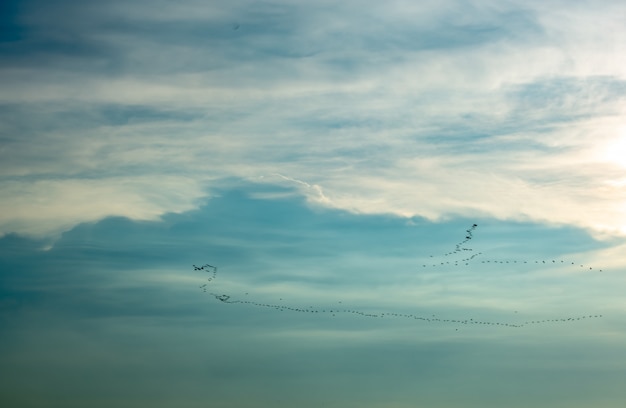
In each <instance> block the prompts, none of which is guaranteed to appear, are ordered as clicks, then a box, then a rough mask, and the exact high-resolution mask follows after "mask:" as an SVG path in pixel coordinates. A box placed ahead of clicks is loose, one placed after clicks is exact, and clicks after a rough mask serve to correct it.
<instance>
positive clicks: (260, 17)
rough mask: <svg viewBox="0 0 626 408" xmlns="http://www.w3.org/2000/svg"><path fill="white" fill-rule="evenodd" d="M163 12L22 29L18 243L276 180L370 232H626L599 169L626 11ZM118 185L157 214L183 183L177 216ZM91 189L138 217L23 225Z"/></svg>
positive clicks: (613, 176)
mask: <svg viewBox="0 0 626 408" xmlns="http://www.w3.org/2000/svg"><path fill="white" fill-rule="evenodd" d="M161 6H162V8H161V9H155V8H153V7H150V8H149V9H148V8H146V4H145V3H142V2H137V3H133V4H132V5H128V4H127V3H124V2H114V3H110V4H107V5H84V4H82V3H77V2H69V1H68V2H62V3H60V4H59V5H56V6H55V7H54V8H52V7H51V6H49V5H46V4H44V3H42V2H37V1H33V2H24V3H22V5H21V7H19V9H18V12H16V13H13V14H12V16H13V17H10V18H11V21H10V23H11V24H13V26H14V27H18V28H15V32H18V31H19V33H20V34H19V36H18V37H16V38H14V40H12V41H5V43H3V45H2V46H3V47H4V49H5V50H6V51H7V53H5V56H4V57H3V58H2V60H1V61H0V69H1V70H2V78H3V79H2V80H1V81H2V82H1V83H0V84H1V86H2V89H3V92H2V96H1V97H0V99H1V102H2V104H3V112H4V113H3V127H2V129H1V134H2V136H1V137H2V140H3V146H2V149H0V156H1V158H2V160H1V161H0V162H1V163H2V165H1V166H2V167H1V168H2V174H3V178H2V180H0V182H1V183H3V185H4V186H5V188H3V190H4V191H9V190H10V191H12V192H13V193H12V194H19V195H20V196H21V197H19V198H17V197H11V196H9V195H8V194H5V195H4V196H3V197H2V201H3V202H4V203H5V204H4V205H3V208H4V209H5V210H6V211H8V212H5V214H6V215H5V221H4V226H3V227H2V228H3V231H4V232H5V233H7V232H12V231H14V232H20V233H29V234H33V233H37V234H40V235H41V234H50V233H54V231H59V230H62V229H66V228H68V227H70V226H71V223H75V222H81V221H89V220H91V221H93V220H96V219H99V218H101V217H103V216H106V215H124V216H129V217H139V218H141V217H143V218H146V217H154V216H155V215H156V214H157V213H160V214H164V213H166V212H168V211H177V209H179V208H188V207H187V206H189V205H193V204H192V203H194V202H197V201H195V200H196V199H197V198H198V197H199V196H200V195H201V194H202V193H201V192H200V186H201V187H202V188H208V189H209V190H208V191H210V189H211V186H216V185H219V184H221V183H224V182H225V181H224V180H233V179H248V180H257V178H258V177H260V176H269V175H271V174H275V173H278V174H281V175H283V176H284V177H287V178H290V179H294V180H300V181H302V182H305V183H308V184H310V185H312V186H313V185H314V186H317V187H316V188H319V189H320V191H322V190H323V192H324V199H323V203H322V202H320V201H319V200H318V199H319V192H316V191H313V190H314V189H313V190H311V189H305V190H302V193H303V194H305V195H307V196H308V197H310V198H311V200H318V204H323V205H326V206H330V207H335V208H342V209H348V210H350V211H355V212H359V213H390V214H400V215H403V216H407V217H410V216H414V215H416V216H425V217H428V218H430V219H433V220H437V219H445V218H446V217H451V216H454V215H459V214H461V215H465V216H476V215H492V216H494V217H498V218H501V219H511V220H521V219H532V220H540V221H542V222H548V223H552V224H570V225H578V226H581V227H584V228H588V229H590V230H593V231H595V232H596V233H597V234H598V235H599V236H600V235H601V234H611V235H614V234H622V233H623V231H624V225H626V218H625V217H626V214H624V211H623V208H624V205H623V204H624V195H623V191H622V190H623V189H621V188H620V187H619V186H618V185H619V181H620V180H622V179H623V176H621V175H620V172H619V170H621V168H620V167H619V166H618V165H616V164H615V163H614V162H611V161H610V160H605V159H603V158H602V156H601V155H599V154H597V152H598V151H601V150H602V146H609V145H613V144H612V143H614V140H615V138H616V137H619V132H620V129H621V128H622V127H623V123H622V122H623V121H622V119H621V118H622V116H623V115H622V112H623V108H624V100H623V98H622V95H623V92H621V91H620V90H622V89H623V88H624V74H623V69H622V68H621V67H622V66H623V64H620V63H618V62H616V61H617V60H615V61H614V60H611V58H612V56H614V55H615V54H614V52H612V51H611V50H612V49H621V48H620V46H621V44H622V42H623V39H624V38H626V35H625V34H624V30H622V29H621V24H618V23H617V19H616V17H615V16H617V15H619V10H621V8H620V6H619V5H613V6H612V7H611V8H607V9H606V10H605V9H598V8H597V7H593V10H592V5H591V4H589V3H580V4H579V5H577V6H576V7H566V8H562V9H558V8H557V7H556V6H555V5H553V4H544V3H540V2H537V3H533V2H531V3H525V4H524V5H521V4H518V3H515V2H508V3H501V2H497V3H496V2H493V3H490V2H487V3H481V4H480V5H478V4H474V5H468V4H465V3H459V2H444V3H440V4H437V5H428V6H426V5H423V4H420V5H419V7H417V6H415V5H414V4H412V3H411V2H402V1H398V2H393V4H390V5H388V6H386V7H384V8H381V7H380V6H378V5H375V4H369V7H364V6H363V5H362V4H360V3H354V2H345V3H342V4H335V3H333V4H331V3H327V4H326V3H324V4H317V3H316V4H310V5H296V4H293V3H289V2H274V3H272V4H267V3H255V2H236V3H232V4H231V5H229V6H224V5H218V4H217V3H206V2H194V1H190V2H185V3H183V4H181V5H172V4H170V3H167V2H164V3H162V4H161ZM234 22H236V23H237V24H239V26H240V28H239V29H237V30H233V29H232V27H233V26H232V24H233V23H234ZM598 22H602V23H598ZM606 25H609V26H612V27H613V28H614V29H613V30H612V32H611V35H610V38H609V37H607V31H606V30H603V29H601V27H604V26H606ZM16 35H17V34H16ZM600 62H601V63H600ZM600 65H601V67H600ZM120 177H129V178H132V179H135V178H137V179H141V180H156V179H165V180H172V181H171V182H168V183H166V184H165V185H163V188H162V190H163V193H159V194H161V195H162V196H168V194H169V193H167V192H166V190H168V189H169V187H168V186H170V185H172V183H174V184H176V185H177V187H175V188H174V190H175V192H174V193H172V194H171V195H169V196H168V197H174V196H175V197H176V198H167V199H163V200H161V203H162V204H159V205H152V204H149V202H150V201H151V195H152V194H153V192H152V190H151V189H150V188H147V189H144V188H143V187H139V188H138V190H137V191H136V192H135V193H134V194H136V196H137V197H136V199H131V198H129V192H128V189H127V188H126V187H124V186H123V185H122V184H121V183H119V181H120V180H121V179H120ZM85 178H87V179H89V180H95V181H94V182H93V183H91V182H90V183H83V181H81V180H84V179H85ZM174 180H180V182H178V181H174ZM217 180H222V181H219V182H218V181H217ZM66 182H67V183H68V184H67V186H65V187H61V185H62V184H63V183H66ZM272 182H273V181H272ZM285 182H286V183H287V184H289V181H288V180H285ZM118 183H119V184H120V185H119V186H118ZM137 183H138V185H140V184H141V185H142V183H144V182H143V181H141V182H137ZM147 183H148V184H154V183H153V182H152V181H147ZM77 185H82V186H84V187H85V188H86V186H88V185H93V188H94V191H93V192H92V193H88V192H87V191H86V190H83V193H81V194H85V195H89V194H93V195H95V196H98V197H101V196H100V193H99V192H103V191H105V190H106V192H107V194H109V195H110V197H119V198H116V199H113V198H112V199H110V200H109V202H116V201H119V202H122V203H125V204H123V205H120V206H114V205H108V206H107V208H105V207H102V206H101V205H98V206H96V208H93V209H86V208H85V206H83V205H81V210H78V209H77V207H78V206H72V207H68V208H73V209H72V210H71V212H72V213H73V214H75V216H73V218H71V219H70V218H68V217H65V216H59V211H57V210H51V211H50V212H49V215H48V216H47V217H46V216H45V212H44V211H41V206H37V205H25V204H24V202H25V201H26V200H25V197H26V193H27V192H32V191H35V190H37V192H36V193H34V194H35V195H36V197H39V198H40V199H42V200H49V201H46V203H49V205H50V208H51V209H54V208H60V207H63V206H66V205H67V203H65V202H64V201H63V200H62V199H61V196H62V194H51V193H49V191H51V190H54V191H66V190H67V191H69V190H72V191H77V190H76V189H77V187H76V186H77ZM105 185H106V186H108V187H107V189H103V188H101V187H100V186H105ZM50 186H54V187H50ZM46 191H48V192H46ZM205 191H206V190H205ZM476 192H480V193H481V194H476ZM144 194H145V195H144ZM204 194H210V192H207V193H204ZM97 201H98V202H100V203H102V202H103V200H97ZM131 202H132V203H131ZM139 202H140V203H142V204H138V203H139ZM166 203H167V204H166ZM16 205H18V206H19V207H21V209H20V210H19V211H18V210H16V209H15V208H16V207H15V206H16ZM46 205H48V204H46ZM10 220H13V221H10ZM18 220H19V221H18ZM34 224H37V225H38V226H35V225H34ZM43 226H45V227H43Z"/></svg>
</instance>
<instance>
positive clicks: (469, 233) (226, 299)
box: [192, 224, 602, 328]
mask: <svg viewBox="0 0 626 408" xmlns="http://www.w3.org/2000/svg"><path fill="white" fill-rule="evenodd" d="M477 227H478V225H477V224H472V226H471V227H470V228H469V229H467V230H466V231H465V232H466V235H465V239H463V240H462V241H460V242H458V243H457V244H455V249H454V251H451V252H448V253H445V254H444V256H449V255H454V254H457V253H461V252H462V251H473V249H471V248H465V247H464V245H465V244H466V243H468V242H469V241H470V240H471V239H472V238H473V232H474V231H475V230H476V228H477ZM481 254H482V252H478V253H475V254H472V255H471V256H469V257H466V258H462V259H459V260H456V261H452V262H453V263H452V264H451V263H450V262H449V261H447V262H441V263H440V264H432V265H427V264H423V267H427V266H431V267H438V266H443V265H454V266H458V265H459V262H460V263H462V264H463V263H464V264H465V265H468V264H469V262H470V261H472V260H473V259H474V258H476V257H477V256H479V255H481ZM431 257H432V255H431ZM481 263H483V264H489V263H493V264H509V263H510V264H516V263H523V264H529V263H530V264H532V262H529V261H518V260H483V261H481ZM534 263H535V264H539V265H549V264H565V261H563V260H560V262H557V261H556V260H552V262H546V261H545V260H544V261H534ZM571 264H572V265H574V264H575V263H574V262H571ZM192 266H193V268H194V271H198V272H207V273H208V274H209V276H208V278H207V282H211V281H214V280H215V279H217V267H216V266H213V265H210V264H204V265H202V266H197V265H192ZM580 267H585V265H582V264H581V265H580ZM589 269H590V270H591V269H593V268H592V267H589ZM600 271H602V269H600ZM200 288H201V289H202V291H203V292H205V293H207V289H208V283H204V284H202V285H200ZM209 294H210V295H212V296H213V297H215V299H217V300H219V301H220V302H222V303H227V304H243V305H251V306H256V307H263V308H268V309H274V310H278V311H292V312H299V313H311V314H319V313H330V314H332V316H336V314H338V313H342V314H352V315H359V316H363V317H370V318H383V317H393V318H404V319H412V320H420V321H424V322H431V323H437V322H438V323H454V324H465V325H485V326H501V327H518V328H519V327H525V326H529V325H537V324H545V323H572V322H575V321H581V320H585V319H595V318H601V317H602V315H599V314H590V315H581V316H570V317H560V318H554V319H542V320H541V319H538V320H529V321H525V322H523V323H508V322H496V321H486V320H475V319H473V318H471V319H459V318H457V319H444V318H439V317H436V315H432V316H428V317H426V316H419V315H416V314H411V313H392V312H377V313H368V312H364V311H360V310H356V309H346V308H322V307H314V306H312V305H311V306H309V307H296V306H286V305H280V304H273V303H262V302H256V301H252V300H233V299H231V296H229V295H226V294H217V293H212V292H209ZM245 295H246V296H247V295H248V293H246V294H245ZM281 300H282V299H281ZM339 303H341V301H340V302H339ZM516 313H517V312H516Z"/></svg>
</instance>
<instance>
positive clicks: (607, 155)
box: [602, 127, 626, 168]
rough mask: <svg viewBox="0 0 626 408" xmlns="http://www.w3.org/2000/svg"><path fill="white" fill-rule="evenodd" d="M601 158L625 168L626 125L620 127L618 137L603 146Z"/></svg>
mask: <svg viewBox="0 0 626 408" xmlns="http://www.w3.org/2000/svg"><path fill="white" fill-rule="evenodd" d="M602 158H603V159H604V160H605V161H608V162H611V163H615V164H618V165H620V166H622V167H624V168H626V127H623V128H622V129H621V132H620V136H619V137H618V138H616V139H614V140H613V141H611V142H610V143H609V144H608V145H607V146H606V147H605V149H604V152H603V154H602Z"/></svg>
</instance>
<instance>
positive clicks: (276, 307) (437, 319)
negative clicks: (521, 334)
mask: <svg viewBox="0 0 626 408" xmlns="http://www.w3.org/2000/svg"><path fill="white" fill-rule="evenodd" d="M210 294H211V295H212V296H214V297H215V298H216V299H217V300H219V301H220V302H223V303H228V304H237V303H239V304H243V305H252V306H258V307H264V308H268V309H274V310H278V311H285V310H288V311H292V312H299V313H310V314H318V313H330V314H332V316H336V315H337V314H339V313H344V314H354V315H360V316H363V317H374V318H384V317H392V318H404V319H412V320H421V321H424V322H431V323H456V324H468V325H486V326H502V327H524V326H530V325H537V324H544V323H568V322H570V323H571V322H574V321H580V320H585V319H594V318H600V317H602V315H600V314H596V315H582V316H571V317H561V318H557V319H543V320H539V319H537V320H528V321H525V322H523V323H517V324H514V323H507V322H496V321H487V320H475V319H473V318H471V319H467V318H465V319H458V318H457V319H444V318H440V317H437V316H436V315H431V316H429V317H425V316H418V315H416V314H412V313H393V312H378V313H366V312H363V311H360V310H355V309H345V308H341V307H339V308H337V307H335V308H332V307H327V308H320V307H315V306H309V307H294V306H285V305H279V304H274V303H261V302H255V301H251V300H230V299H231V297H230V296H228V295H224V294H217V293H210Z"/></svg>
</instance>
